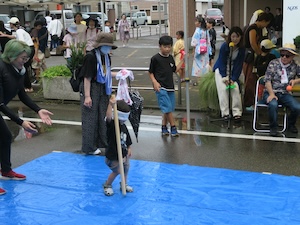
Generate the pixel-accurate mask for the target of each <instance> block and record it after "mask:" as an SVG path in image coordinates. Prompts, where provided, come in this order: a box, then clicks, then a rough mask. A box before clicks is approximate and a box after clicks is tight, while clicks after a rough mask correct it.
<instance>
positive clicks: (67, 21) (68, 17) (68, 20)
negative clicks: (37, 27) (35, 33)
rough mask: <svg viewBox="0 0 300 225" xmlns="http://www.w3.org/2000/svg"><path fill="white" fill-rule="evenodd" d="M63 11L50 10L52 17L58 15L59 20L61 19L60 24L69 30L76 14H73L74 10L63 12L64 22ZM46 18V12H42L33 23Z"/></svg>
mask: <svg viewBox="0 0 300 225" xmlns="http://www.w3.org/2000/svg"><path fill="white" fill-rule="evenodd" d="M61 13H62V10H50V15H56V18H57V19H60V22H61V23H62V24H63V26H64V29H66V28H68V27H69V26H70V25H71V24H73V23H74V14H73V12H72V10H63V15H64V17H63V20H64V21H63V20H62V16H61ZM45 16H46V11H41V12H39V13H38V14H36V16H35V17H34V21H33V23H32V26H31V27H33V24H34V22H35V21H36V20H38V19H40V18H41V17H45Z"/></svg>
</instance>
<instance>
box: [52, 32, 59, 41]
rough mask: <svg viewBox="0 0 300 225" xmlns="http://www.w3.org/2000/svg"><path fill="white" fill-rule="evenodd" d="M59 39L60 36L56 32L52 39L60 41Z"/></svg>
mask: <svg viewBox="0 0 300 225" xmlns="http://www.w3.org/2000/svg"><path fill="white" fill-rule="evenodd" d="M58 39H59V37H58V35H57V34H54V35H52V36H51V40H53V41H58Z"/></svg>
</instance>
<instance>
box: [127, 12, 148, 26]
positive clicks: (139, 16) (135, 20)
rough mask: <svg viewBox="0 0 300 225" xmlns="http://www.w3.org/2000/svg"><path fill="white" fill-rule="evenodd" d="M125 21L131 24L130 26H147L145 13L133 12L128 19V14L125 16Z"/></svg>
mask: <svg viewBox="0 0 300 225" xmlns="http://www.w3.org/2000/svg"><path fill="white" fill-rule="evenodd" d="M126 19H127V20H128V22H129V23H130V24H131V26H134V27H136V26H138V25H147V24H148V18H147V13H146V12H135V13H133V14H132V16H131V17H130V13H129V14H127V15H126Z"/></svg>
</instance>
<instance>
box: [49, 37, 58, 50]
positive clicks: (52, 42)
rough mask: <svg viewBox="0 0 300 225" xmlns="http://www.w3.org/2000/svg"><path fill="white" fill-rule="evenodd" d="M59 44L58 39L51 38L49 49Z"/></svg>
mask: <svg viewBox="0 0 300 225" xmlns="http://www.w3.org/2000/svg"><path fill="white" fill-rule="evenodd" d="M58 45H59V39H58V40H51V45H50V49H51V50H52V49H54V48H57V46H58Z"/></svg>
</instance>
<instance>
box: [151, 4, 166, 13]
mask: <svg viewBox="0 0 300 225" xmlns="http://www.w3.org/2000/svg"><path fill="white" fill-rule="evenodd" d="M152 11H154V12H157V11H158V5H153V6H152ZM160 11H164V5H160Z"/></svg>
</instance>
